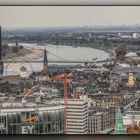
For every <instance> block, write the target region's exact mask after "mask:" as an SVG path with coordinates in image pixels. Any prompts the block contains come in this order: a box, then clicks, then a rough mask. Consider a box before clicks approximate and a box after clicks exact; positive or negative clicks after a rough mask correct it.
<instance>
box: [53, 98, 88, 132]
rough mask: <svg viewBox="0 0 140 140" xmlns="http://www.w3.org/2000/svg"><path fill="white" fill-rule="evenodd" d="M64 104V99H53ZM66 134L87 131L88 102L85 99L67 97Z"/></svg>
mask: <svg viewBox="0 0 140 140" xmlns="http://www.w3.org/2000/svg"><path fill="white" fill-rule="evenodd" d="M53 102H54V103H58V104H61V105H64V100H63V99H62V100H61V99H60V100H53ZM67 113H68V120H67V121H68V126H67V134H87V132H88V102H87V101H86V100H79V99H68V108H67Z"/></svg>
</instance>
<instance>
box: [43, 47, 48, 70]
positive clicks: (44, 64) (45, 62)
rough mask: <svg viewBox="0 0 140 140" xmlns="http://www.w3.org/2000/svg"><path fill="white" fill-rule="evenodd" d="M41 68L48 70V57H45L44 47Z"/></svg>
mask: <svg viewBox="0 0 140 140" xmlns="http://www.w3.org/2000/svg"><path fill="white" fill-rule="evenodd" d="M43 70H44V71H47V70H48V58H47V51H46V49H44V60H43Z"/></svg>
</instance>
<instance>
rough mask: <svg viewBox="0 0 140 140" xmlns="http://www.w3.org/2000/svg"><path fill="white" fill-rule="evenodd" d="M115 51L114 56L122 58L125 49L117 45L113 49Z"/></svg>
mask: <svg viewBox="0 0 140 140" xmlns="http://www.w3.org/2000/svg"><path fill="white" fill-rule="evenodd" d="M115 53H116V58H117V59H121V60H123V59H124V56H125V54H126V49H125V48H124V47H119V48H117V49H116V50H115Z"/></svg>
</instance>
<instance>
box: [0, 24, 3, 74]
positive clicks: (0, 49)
mask: <svg viewBox="0 0 140 140" xmlns="http://www.w3.org/2000/svg"><path fill="white" fill-rule="evenodd" d="M1 75H3V62H2V42H1V26H0V76H1Z"/></svg>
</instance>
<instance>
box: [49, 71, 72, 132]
mask: <svg viewBox="0 0 140 140" xmlns="http://www.w3.org/2000/svg"><path fill="white" fill-rule="evenodd" d="M50 79H51V80H62V81H63V82H64V106H65V113H66V116H65V117H66V128H65V132H66V134H67V129H68V111H67V108H68V87H67V84H68V83H70V79H69V75H68V74H66V73H64V74H61V75H57V76H54V77H51V78H50Z"/></svg>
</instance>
